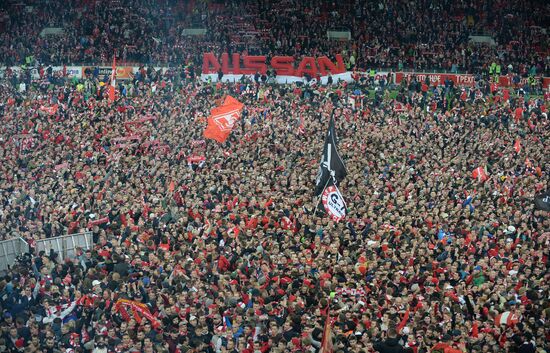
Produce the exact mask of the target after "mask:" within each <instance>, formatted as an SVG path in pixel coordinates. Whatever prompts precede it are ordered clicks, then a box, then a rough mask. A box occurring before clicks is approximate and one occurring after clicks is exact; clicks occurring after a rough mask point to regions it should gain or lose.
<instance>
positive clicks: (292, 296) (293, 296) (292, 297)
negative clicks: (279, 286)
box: [288, 294, 296, 303]
mask: <svg viewBox="0 0 550 353" xmlns="http://www.w3.org/2000/svg"><path fill="white" fill-rule="evenodd" d="M295 300H296V296H295V295H292V294H291V295H290V296H289V297H288V301H289V302H291V303H292V302H293V301H295Z"/></svg>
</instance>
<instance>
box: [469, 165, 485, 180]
mask: <svg viewBox="0 0 550 353" xmlns="http://www.w3.org/2000/svg"><path fill="white" fill-rule="evenodd" d="M472 178H474V179H477V180H480V181H486V180H487V179H489V176H488V175H487V172H486V171H485V168H484V167H477V168H476V169H474V170H473V171H472Z"/></svg>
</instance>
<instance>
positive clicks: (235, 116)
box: [213, 109, 239, 131]
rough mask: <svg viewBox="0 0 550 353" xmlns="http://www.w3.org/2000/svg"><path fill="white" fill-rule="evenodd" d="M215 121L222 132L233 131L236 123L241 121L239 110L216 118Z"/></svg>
mask: <svg viewBox="0 0 550 353" xmlns="http://www.w3.org/2000/svg"><path fill="white" fill-rule="evenodd" d="M213 119H214V122H215V123H216V125H218V127H219V128H220V130H221V131H231V130H233V125H235V122H236V121H237V120H239V109H236V110H233V111H230V112H227V113H225V114H220V115H218V116H214V117H213Z"/></svg>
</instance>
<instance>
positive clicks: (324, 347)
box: [320, 309, 334, 353]
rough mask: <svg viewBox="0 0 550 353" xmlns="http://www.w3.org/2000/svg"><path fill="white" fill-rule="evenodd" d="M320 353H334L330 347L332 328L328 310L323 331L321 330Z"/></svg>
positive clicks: (332, 347)
mask: <svg viewBox="0 0 550 353" xmlns="http://www.w3.org/2000/svg"><path fill="white" fill-rule="evenodd" d="M320 353H334V346H333V345H332V328H331V326H330V313H329V310H328V309H327V320H326V322H325V329H324V330H323V343H322V344H321V350H320Z"/></svg>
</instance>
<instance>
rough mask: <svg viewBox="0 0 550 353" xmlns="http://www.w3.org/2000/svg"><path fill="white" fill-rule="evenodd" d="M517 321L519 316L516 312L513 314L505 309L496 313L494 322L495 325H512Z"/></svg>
mask: <svg viewBox="0 0 550 353" xmlns="http://www.w3.org/2000/svg"><path fill="white" fill-rule="evenodd" d="M518 322H519V317H518V316H517V315H516V314H513V313H511V312H509V311H505V312H503V313H502V314H498V315H497V316H496V317H495V324H496V325H497V326H500V325H506V326H514V325H515V324H517V323H518Z"/></svg>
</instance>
